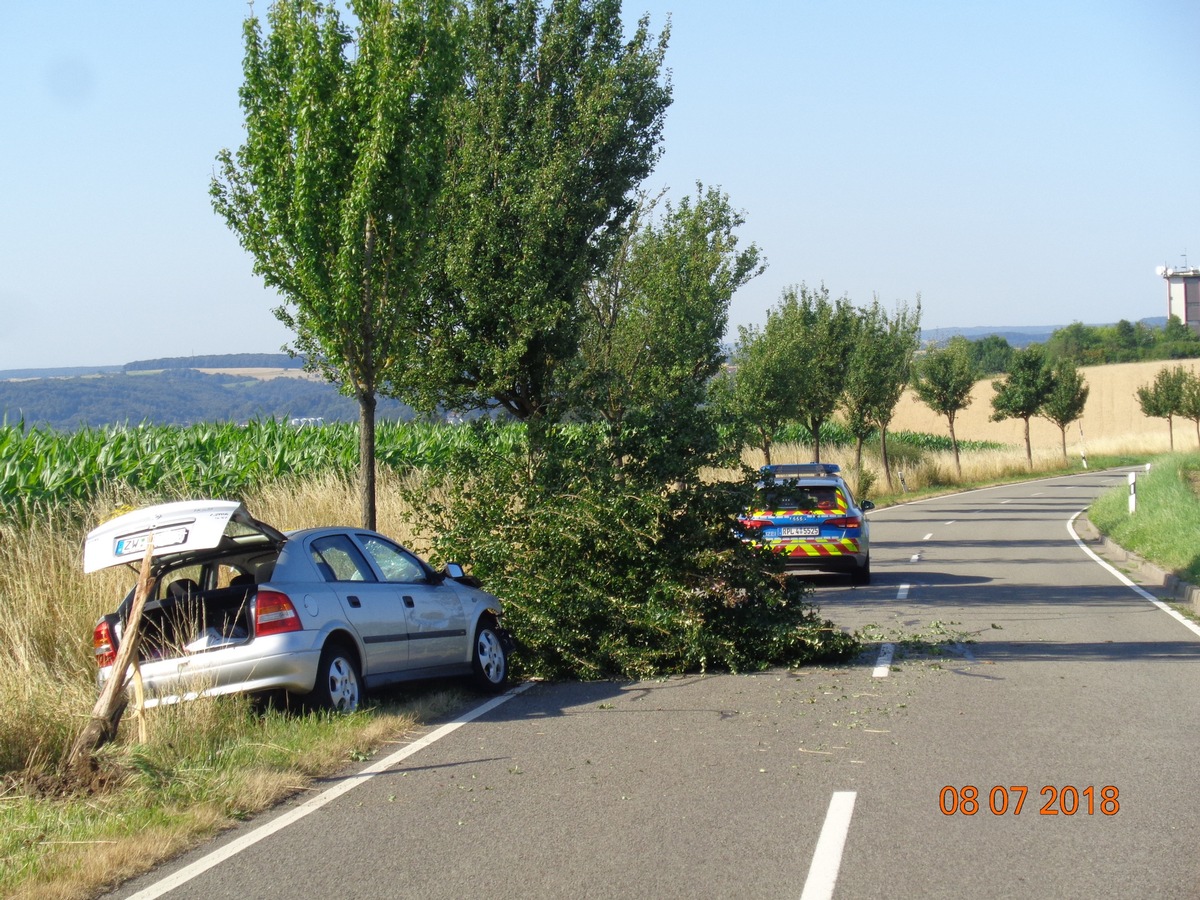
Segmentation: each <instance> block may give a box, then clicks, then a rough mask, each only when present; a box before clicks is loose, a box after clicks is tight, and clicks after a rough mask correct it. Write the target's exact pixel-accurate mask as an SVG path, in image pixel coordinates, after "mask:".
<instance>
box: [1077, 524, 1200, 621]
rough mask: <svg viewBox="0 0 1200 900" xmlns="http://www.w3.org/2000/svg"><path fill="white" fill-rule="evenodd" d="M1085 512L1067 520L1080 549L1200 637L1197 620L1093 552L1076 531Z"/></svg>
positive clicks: (1139, 594)
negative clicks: (1179, 610) (1076, 526)
mask: <svg viewBox="0 0 1200 900" xmlns="http://www.w3.org/2000/svg"><path fill="white" fill-rule="evenodd" d="M1085 512H1087V510H1086V509H1081V510H1080V511H1079V512H1077V513H1075V515H1073V516H1071V518H1070V519H1068V520H1067V532H1068V533H1069V534H1070V535H1071V537H1072V538H1074V539H1075V543H1076V544H1078V545H1079V549H1080V550H1082V551H1083V552H1084V553H1086V554H1087V555H1088V556H1090V557H1091V558H1092V560H1093V561H1094V562H1097V563H1099V564H1100V566H1101V568H1104V569H1107V570H1108V571H1109V572H1111V573H1112V574H1113V575H1115V576H1116V577H1117V581H1119V582H1121V584H1123V585H1125V586H1126V587H1128V588H1132V589H1133V591H1134V593H1136V594H1137V595H1138V596H1140V597H1141V598H1142V599H1143V600H1149V601H1150V602H1151V603H1153V604H1154V605H1155V606H1157V607H1158V608H1159V609H1161V610H1162V611H1163V612H1165V613H1166V614H1167V615H1168V616H1171V617H1172V618H1174V619H1177V620H1178V621H1179V622H1181V623H1182V624H1183V626H1184V627H1185V628H1187V629H1188V630H1190V631H1191V632H1192V633H1193V634H1195V635H1196V636H1198V637H1200V625H1197V624H1196V623H1195V622H1193V621H1192V620H1191V619H1189V618H1188V617H1187V616H1185V615H1183V614H1182V613H1180V612H1178V611H1177V610H1174V609H1171V607H1169V606H1167V604H1165V603H1163V602H1162V601H1161V600H1159V599H1158V598H1157V597H1155V596H1154V595H1153V594H1151V593H1148V592H1147V591H1145V590H1144V589H1142V588H1141V587H1140V586H1139V585H1136V584H1134V583H1133V582H1132V581H1130V580H1129V579H1128V578H1126V577H1125V574H1124V573H1123V572H1120V571H1119V570H1117V569H1114V568H1113V567H1112V566H1110V565H1109V564H1108V563H1106V562H1105V561H1104V560H1102V559H1101V558H1100V557H1099V556H1097V555H1096V554H1095V553H1093V552H1092V548H1091V547H1089V546H1088V545H1087V544H1085V543H1084V542H1083V540H1082V539H1081V538H1080V537H1079V535H1078V534H1077V533H1076V532H1075V520H1076V519H1078V518H1079V517H1080V516H1081V515H1083V514H1084V513H1085Z"/></svg>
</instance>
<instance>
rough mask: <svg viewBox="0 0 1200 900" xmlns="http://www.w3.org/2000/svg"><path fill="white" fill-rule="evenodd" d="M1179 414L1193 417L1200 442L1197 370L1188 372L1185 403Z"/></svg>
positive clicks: (1199, 390) (1185, 383) (1199, 397)
mask: <svg viewBox="0 0 1200 900" xmlns="http://www.w3.org/2000/svg"><path fill="white" fill-rule="evenodd" d="M1179 414H1180V415H1181V416H1183V417H1184V418H1185V419H1191V420H1192V422H1194V423H1195V425H1196V441H1197V442H1198V443H1200V376H1197V375H1196V373H1195V372H1188V373H1187V380H1186V381H1185V382H1184V384H1183V404H1182V406H1181V407H1180V409H1179Z"/></svg>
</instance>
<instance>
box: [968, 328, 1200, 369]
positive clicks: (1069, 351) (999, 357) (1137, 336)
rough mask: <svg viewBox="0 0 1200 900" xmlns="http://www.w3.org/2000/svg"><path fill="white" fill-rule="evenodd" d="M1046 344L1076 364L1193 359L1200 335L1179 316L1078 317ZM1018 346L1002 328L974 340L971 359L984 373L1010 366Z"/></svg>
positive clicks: (1053, 356)
mask: <svg viewBox="0 0 1200 900" xmlns="http://www.w3.org/2000/svg"><path fill="white" fill-rule="evenodd" d="M1044 347H1045V351H1046V356H1047V358H1048V359H1050V360H1051V361H1053V362H1058V360H1060V359H1066V360H1070V361H1071V362H1073V363H1075V365H1077V366H1100V365H1109V364H1112V363H1123V362H1139V361H1142V360H1155V359H1193V358H1196V357H1200V335H1198V334H1196V332H1194V331H1192V330H1191V329H1190V328H1188V327H1187V326H1186V325H1184V324H1183V323H1182V322H1181V321H1180V320H1179V317H1178V316H1171V317H1170V318H1169V319H1168V320H1167V323H1166V325H1165V326H1163V327H1162V328H1155V327H1152V326H1150V325H1147V324H1146V323H1145V322H1137V323H1136V324H1135V323H1131V322H1128V321H1127V320H1125V319H1122V320H1121V321H1119V322H1117V323H1116V324H1115V325H1083V324H1081V323H1079V322H1075V323H1073V324H1071V325H1068V326H1066V327H1065V328H1059V329H1058V330H1056V331H1055V332H1054V333H1053V334H1051V335H1050V338H1049V339H1048V340H1047V341H1046V343H1045V345H1044ZM1015 352H1016V349H1015V348H1014V347H1013V346H1012V345H1011V344H1009V342H1008V341H1007V340H1006V339H1005V338H1004V337H1003V336H1001V335H998V334H991V335H988V336H987V337H983V338H980V339H979V340H977V341H971V343H970V356H971V361H972V363H974V365H975V367H976V369H978V370H979V372H980V373H981V374H982V375H999V374H1003V373H1005V372H1008V371H1009V365H1010V364H1011V361H1012V357H1013V354H1014V353H1015Z"/></svg>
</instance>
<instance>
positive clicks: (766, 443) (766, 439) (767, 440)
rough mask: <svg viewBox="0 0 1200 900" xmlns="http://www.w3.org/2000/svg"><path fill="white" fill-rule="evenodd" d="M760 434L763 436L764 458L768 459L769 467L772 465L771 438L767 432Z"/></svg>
mask: <svg viewBox="0 0 1200 900" xmlns="http://www.w3.org/2000/svg"><path fill="white" fill-rule="evenodd" d="M759 434H760V435H762V446H763V456H764V457H765V458H766V460H767V462H766V464H767V465H768V466H769V465H770V464H771V436H770V435H769V434H767V433H766V432H765V431H760V432H759Z"/></svg>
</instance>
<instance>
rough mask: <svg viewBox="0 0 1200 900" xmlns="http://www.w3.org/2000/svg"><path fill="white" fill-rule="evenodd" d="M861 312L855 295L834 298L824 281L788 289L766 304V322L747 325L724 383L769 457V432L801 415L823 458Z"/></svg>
mask: <svg viewBox="0 0 1200 900" xmlns="http://www.w3.org/2000/svg"><path fill="white" fill-rule="evenodd" d="M857 329H858V318H857V315H856V314H855V312H854V308H853V307H852V306H851V305H850V301H849V300H847V299H846V298H844V297H843V298H840V299H838V300H836V301H834V300H831V299H830V296H829V289H828V288H826V287H825V286H824V285H821V287H820V288H817V289H811V288H809V287H808V286H807V285H804V284H801V285H799V286H791V287H788V288H786V289H785V290H784V292H783V296H782V297H780V299H779V302H778V303H777V304H776V305H775V306H773V307H772V308H771V309H769V310H767V324H766V325H765V327H763V328H761V329H759V328H758V327H756V326H748V327H747V326H743V327H741V328H740V329H739V339H738V343H737V346H736V347H735V348H734V351H733V356H732V359H731V363H732V365H733V367H734V369H735V375H734V377H733V382H732V384H731V385H730V386H729V387H728V388H727V389H726V390H725V392H724V396H725V399H726V402H727V404H728V414H729V416H730V417H731V418H733V419H734V420H736V421H738V422H741V423H742V424H743V428H744V433H747V434H750V433H756V434H757V437H758V440H759V443H760V444H761V446H762V448H763V453H764V455H765V456H766V458H767V462H768V463H769V462H770V461H771V439H772V436H773V435H774V434H775V433H776V432H778V431H779V429H780V428H782V427H783V426H784V425H786V424H787V423H789V422H803V423H805V424H806V425H807V426H808V431H809V434H811V435H812V436H813V438H814V442H813V455H814V458H815V460H816V461H818V462H819V461H820V458H821V445H820V436H821V428H822V427H823V425H824V423H825V422H827V421H828V420H829V419H830V418H831V417H832V415H833V413H834V410H836V409H837V405H838V401H839V400H840V399H841V396H842V390H843V388H844V386H845V382H846V371H847V367H848V364H849V359H850V353H851V350H852V348H853V346H854V340H855V336H856V333H857Z"/></svg>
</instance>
